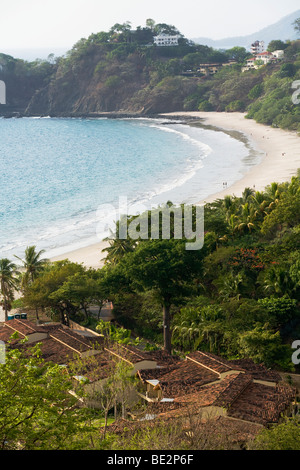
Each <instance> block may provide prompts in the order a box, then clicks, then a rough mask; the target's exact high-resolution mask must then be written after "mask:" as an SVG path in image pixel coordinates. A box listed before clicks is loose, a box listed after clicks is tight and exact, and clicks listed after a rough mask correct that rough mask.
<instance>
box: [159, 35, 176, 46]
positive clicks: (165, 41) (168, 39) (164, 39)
mask: <svg viewBox="0 0 300 470" xmlns="http://www.w3.org/2000/svg"><path fill="white" fill-rule="evenodd" d="M179 38H180V36H179V35H178V34H177V35H176V36H170V35H168V34H159V35H158V36H155V37H154V38H153V39H154V44H156V45H157V46H160V47H162V46H164V47H165V46H178V39H179Z"/></svg>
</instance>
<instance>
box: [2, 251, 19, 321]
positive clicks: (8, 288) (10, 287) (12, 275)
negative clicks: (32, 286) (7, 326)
mask: <svg viewBox="0 0 300 470" xmlns="http://www.w3.org/2000/svg"><path fill="white" fill-rule="evenodd" d="M17 274H18V272H17V266H16V265H15V264H14V263H12V262H11V261H10V260H9V259H7V258H2V259H0V293H1V296H2V299H3V307H4V312H5V321H7V320H8V311H9V310H10V302H11V301H12V300H13V298H14V291H15V290H16V289H17V288H18V281H17V277H16V276H17Z"/></svg>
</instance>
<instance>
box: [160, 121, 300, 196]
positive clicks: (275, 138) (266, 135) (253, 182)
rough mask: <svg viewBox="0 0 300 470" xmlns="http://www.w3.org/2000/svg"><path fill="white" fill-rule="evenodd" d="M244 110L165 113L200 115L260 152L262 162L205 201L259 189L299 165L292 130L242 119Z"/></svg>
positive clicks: (299, 141) (299, 144) (299, 154)
mask: <svg viewBox="0 0 300 470" xmlns="http://www.w3.org/2000/svg"><path fill="white" fill-rule="evenodd" d="M245 115H246V114H244V113H217V112H209V113H205V112H178V113H168V114H164V116H166V117H171V116H176V117H178V116H182V117H184V116H185V117H189V116H191V117H193V118H195V117H199V118H200V119H201V120H202V123H203V124H204V125H209V126H214V127H217V128H219V129H224V130H227V131H232V130H233V131H239V132H241V133H243V134H244V135H245V136H246V137H247V139H248V141H249V143H250V145H251V146H252V148H254V149H255V150H257V151H259V152H262V153H263V157H262V161H261V163H259V164H258V165H256V166H255V167H253V168H251V169H250V170H249V171H248V173H247V174H245V176H244V177H243V178H241V179H240V180H239V181H237V182H235V183H234V184H232V185H231V186H228V187H227V188H226V189H225V190H224V191H221V192H219V193H215V194H211V195H210V196H208V197H207V198H206V199H205V201H201V202H212V201H214V200H215V199H217V198H223V197H224V196H225V195H227V194H230V195H233V194H234V195H235V196H240V195H241V194H242V192H243V191H244V189H245V188H247V187H248V188H254V189H255V190H256V191H262V190H263V189H264V188H265V187H266V186H268V185H269V184H271V183H273V182H276V183H283V182H286V181H290V179H291V178H292V176H294V175H296V174H297V169H298V168H300V138H299V136H298V135H297V133H296V132H294V131H286V130H282V129H275V128H272V127H269V126H265V125H263V124H258V123H257V122H255V121H254V120H253V119H245Z"/></svg>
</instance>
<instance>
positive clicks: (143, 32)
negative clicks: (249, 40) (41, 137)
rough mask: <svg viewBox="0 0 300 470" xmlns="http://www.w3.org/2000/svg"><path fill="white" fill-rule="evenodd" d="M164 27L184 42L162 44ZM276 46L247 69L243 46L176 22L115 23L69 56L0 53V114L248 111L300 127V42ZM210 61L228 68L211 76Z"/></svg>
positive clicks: (259, 117)
mask: <svg viewBox="0 0 300 470" xmlns="http://www.w3.org/2000/svg"><path fill="white" fill-rule="evenodd" d="M161 32H163V33H167V34H178V35H179V38H180V39H179V45H178V46H174V47H158V46H155V45H154V44H153V37H154V36H155V35H156V34H158V33H161ZM270 47H271V49H273V50H274V47H275V48H276V49H284V50H285V56H284V59H283V60H281V61H279V62H277V63H274V64H272V65H270V64H268V65H266V66H263V67H261V68H260V69H258V70H250V71H246V72H242V66H243V65H245V61H246V59H247V58H249V57H250V56H251V55H250V54H249V53H248V52H247V51H246V49H244V48H241V47H234V48H232V49H230V50H226V51H220V50H215V49H213V48H211V47H208V46H203V45H196V44H194V43H192V42H190V41H188V40H187V39H186V38H184V37H183V36H182V35H181V34H180V32H179V31H178V30H177V29H176V28H175V27H174V26H171V25H166V24H158V25H155V23H154V21H150V22H149V21H148V22H147V25H146V27H138V28H137V29H136V30H134V31H133V30H131V27H130V23H125V24H116V25H114V26H113V27H112V28H111V29H110V31H109V32H100V33H97V34H92V35H90V36H89V37H88V38H87V39H81V40H80V41H78V42H77V43H76V44H75V45H74V46H73V48H72V49H71V50H70V51H69V52H68V53H67V54H66V56H64V57H59V58H56V57H53V56H49V58H48V60H47V61H39V60H37V61H35V62H26V61H23V60H18V59H14V58H12V57H10V56H6V55H4V54H0V80H4V81H5V83H6V87H7V104H6V105H0V114H7V115H11V114H12V113H13V112H18V113H20V114H21V115H51V116H85V115H93V114H101V113H106V112H122V113H125V114H128V113H130V114H142V115H149V114H157V113H162V112H173V111H196V110H202V111H210V110H212V111H249V117H251V118H254V119H256V120H257V121H259V122H263V123H266V124H269V125H275V126H279V127H283V128H290V129H298V130H300V111H299V108H300V107H299V106H297V105H295V103H293V102H292V94H293V89H292V84H293V83H294V82H295V81H297V80H299V79H300V55H299V54H300V41H299V40H298V41H293V42H285V43H283V42H281V41H276V38H274V41H273V42H272V43H271V45H270ZM231 61H235V63H234V64H233V65H228V64H229V63H230V62H231ZM203 63H210V64H212V63H213V64H227V66H224V65H223V66H222V67H220V68H219V71H218V72H217V73H216V74H215V75H213V76H206V75H204V74H203V73H201V72H199V66H200V64H203Z"/></svg>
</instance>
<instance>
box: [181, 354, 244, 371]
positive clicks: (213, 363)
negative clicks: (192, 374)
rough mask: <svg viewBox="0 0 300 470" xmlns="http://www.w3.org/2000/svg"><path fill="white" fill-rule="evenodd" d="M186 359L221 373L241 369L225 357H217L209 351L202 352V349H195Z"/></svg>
mask: <svg viewBox="0 0 300 470" xmlns="http://www.w3.org/2000/svg"><path fill="white" fill-rule="evenodd" d="M187 359H189V360H192V361H195V362H197V364H200V365H201V366H202V367H206V368H207V369H210V370H211V371H213V372H215V373H217V374H222V373H224V372H229V371H231V370H241V369H240V368H239V367H238V366H236V365H235V364H233V363H232V362H230V361H227V360H226V359H223V358H221V357H218V356H216V355H214V354H211V353H204V352H202V351H195V352H193V353H191V354H188V355H187Z"/></svg>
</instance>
